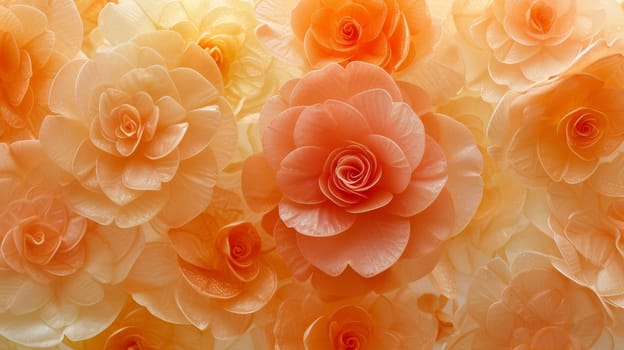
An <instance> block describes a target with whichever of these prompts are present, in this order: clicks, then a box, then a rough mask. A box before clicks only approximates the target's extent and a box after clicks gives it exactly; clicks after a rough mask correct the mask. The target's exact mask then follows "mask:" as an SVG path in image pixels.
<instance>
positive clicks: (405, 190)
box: [242, 62, 483, 292]
mask: <svg viewBox="0 0 624 350" xmlns="http://www.w3.org/2000/svg"><path fill="white" fill-rule="evenodd" d="M402 86H403V87H404V88H405V89H404V92H405V96H403V95H402V94H401V90H400V89H399V86H397V85H396V83H395V82H394V81H393V80H392V78H391V77H390V76H389V75H388V74H387V73H386V72H384V71H383V70H382V69H380V68H379V67H377V66H374V65H371V64H368V63H363V62H352V63H350V64H349V65H347V67H346V68H343V67H341V66H340V65H337V64H333V65H329V66H327V67H325V68H324V69H322V70H319V71H314V72H311V73H309V74H307V75H306V76H304V77H303V78H302V79H300V80H294V81H291V82H289V83H288V84H286V85H285V86H284V88H283V89H282V91H281V95H280V96H278V97H274V98H273V99H271V100H269V101H268V102H267V104H266V105H265V108H264V109H263V111H262V113H261V116H260V126H261V133H262V143H263V149H264V153H263V154H256V155H254V156H251V157H250V158H248V160H247V162H246V164H245V166H244V168H243V177H242V186H243V193H244V194H245V196H246V199H247V201H248V204H249V205H250V206H251V207H252V208H253V209H255V210H258V211H269V210H271V209H273V208H274V207H275V206H277V207H278V209H275V210H277V211H278V212H279V221H278V223H277V225H276V226H275V228H274V235H275V239H276V242H277V248H278V251H279V252H280V254H282V256H283V257H284V258H285V259H286V260H287V261H288V263H289V264H290V266H291V268H293V270H294V272H295V274H296V275H297V276H298V277H300V278H305V277H306V276H309V274H310V272H312V271H313V270H314V271H317V272H319V273H322V274H326V275H328V276H333V277H336V276H340V275H341V274H343V273H345V274H346V275H349V274H351V273H353V275H354V276H358V277H364V278H370V277H374V276H377V275H379V274H381V273H382V272H384V271H386V270H388V269H390V268H391V267H392V266H393V265H395V264H396V263H397V262H398V261H399V259H400V258H401V257H403V258H405V259H415V260H416V261H418V263H417V264H416V263H415V262H414V261H413V260H412V261H411V264H412V265H413V266H418V267H417V268H416V269H418V270H419V272H418V273H415V274H416V275H418V277H421V276H422V275H424V274H425V273H427V272H429V271H430V269H431V268H433V266H434V265H435V263H436V259H437V252H438V247H439V246H440V244H441V243H442V242H443V241H445V240H446V239H447V238H448V237H450V236H451V235H453V234H455V233H457V232H458V231H459V230H461V229H462V228H463V227H464V226H465V225H466V224H467V223H468V221H469V220H470V218H471V217H472V215H473V214H474V212H475V210H476V208H477V206H478V204H479V201H480V199H481V191H482V187H483V184H482V181H481V178H480V176H479V174H480V172H481V167H482V157H481V154H480V153H479V151H478V149H477V147H476V145H475V143H474V139H473V137H472V135H471V134H470V132H469V131H468V129H466V128H465V127H464V126H463V125H461V124H460V123H458V122H456V121H454V120H452V119H450V118H448V117H447V116H444V115H440V114H434V113H431V112H429V107H428V104H427V96H426V94H424V92H423V91H422V90H420V89H419V88H417V87H415V86H411V85H407V84H404V85H402ZM405 101H411V102H412V104H411V105H410V104H408V103H406V102H405ZM416 111H418V112H416ZM451 135H452V136H451ZM278 203H279V204H278ZM271 229H273V227H271ZM406 264H407V263H406ZM348 267H349V268H348ZM413 270H414V268H411V269H410V271H413ZM358 277H355V278H358ZM329 284H332V282H330V283H329ZM334 286H337V285H336V284H335V283H334ZM345 291H346V290H345ZM351 291H353V290H352V289H349V291H348V292H351Z"/></svg>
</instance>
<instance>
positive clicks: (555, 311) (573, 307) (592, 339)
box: [448, 252, 613, 350]
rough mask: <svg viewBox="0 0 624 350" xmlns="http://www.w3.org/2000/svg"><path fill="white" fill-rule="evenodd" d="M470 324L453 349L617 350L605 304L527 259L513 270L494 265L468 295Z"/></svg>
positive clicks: (541, 262) (540, 260)
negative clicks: (614, 346)
mask: <svg viewBox="0 0 624 350" xmlns="http://www.w3.org/2000/svg"><path fill="white" fill-rule="evenodd" d="M466 309H467V313H468V315H469V319H468V321H466V322H465V323H464V327H465V328H463V329H462V330H461V331H460V332H459V333H458V334H457V336H456V339H455V340H454V341H452V342H451V343H450V346H449V347H448V349H449V350H457V349H474V350H477V349H490V350H503V349H549V350H568V349H578V350H589V349H601V350H603V349H604V350H609V349H613V341H612V339H611V337H610V334H609V333H608V330H607V328H606V327H607V325H608V323H607V322H608V321H607V318H606V312H605V309H604V306H603V304H602V303H601V302H600V300H599V299H598V297H597V296H596V295H595V294H594V293H593V292H592V291H591V290H589V289H587V288H585V287H583V286H580V285H578V284H576V283H575V282H573V281H571V280H569V279H568V278H567V277H566V276H564V275H562V274H561V273H560V272H559V271H557V270H556V269H554V268H553V267H552V265H551V264H550V261H549V259H548V258H546V257H544V256H541V255H537V254H533V253H528V252H527V253H525V254H523V255H521V256H518V257H517V258H516V259H515V260H514V262H513V263H512V264H511V266H508V265H507V264H506V263H505V262H504V261H502V260H501V259H498V258H497V259H495V260H493V261H492V262H490V263H489V264H488V265H487V266H486V267H483V268H481V269H480V270H479V271H478V272H477V274H476V275H475V277H474V280H473V283H472V285H471V286H470V289H469V291H468V298H467V300H466Z"/></svg>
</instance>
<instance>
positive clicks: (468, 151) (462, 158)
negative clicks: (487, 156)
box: [423, 113, 483, 233]
mask: <svg viewBox="0 0 624 350" xmlns="http://www.w3.org/2000/svg"><path fill="white" fill-rule="evenodd" d="M423 123H424V125H425V130H427V134H428V135H430V136H431V137H432V138H433V139H435V140H436V141H437V142H438V145H440V147H442V149H443V150H444V153H445V154H446V155H447V158H446V160H447V166H448V168H447V169H448V180H447V183H446V189H448V191H449V193H450V194H451V197H452V200H453V207H454V209H455V229H454V231H453V232H454V233H457V232H459V231H461V230H462V229H464V227H466V225H467V224H468V222H469V221H470V219H471V218H472V217H473V216H474V214H475V212H476V210H477V208H478V206H479V203H480V202H481V198H482V196H483V179H482V178H481V171H482V170H483V156H482V155H481V152H480V151H479V149H478V147H477V145H476V144H475V140H474V137H473V136H472V134H471V133H470V131H469V130H468V129H467V128H466V127H465V126H464V125H463V124H461V123H459V122H458V121H456V120H453V119H451V118H450V117H448V116H445V115H442V114H436V113H434V114H431V115H427V116H426V117H423Z"/></svg>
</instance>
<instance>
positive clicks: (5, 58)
mask: <svg viewBox="0 0 624 350" xmlns="http://www.w3.org/2000/svg"><path fill="white" fill-rule="evenodd" d="M0 17H2V21H1V23H0V33H1V34H0V52H2V54H1V58H0V61H1V62H2V65H1V66H0V90H1V93H0V141H3V142H11V141H14V140H23V139H30V138H33V137H37V135H38V134H39V127H40V125H41V120H42V118H43V117H44V116H45V114H46V113H47V106H48V93H49V89H50V82H51V81H52V78H54V75H55V74H56V72H57V71H58V70H59V69H60V68H61V66H62V65H63V64H64V63H65V62H67V61H68V60H69V59H72V58H74V56H75V55H76V54H77V53H78V51H79V50H80V43H81V42H82V24H81V21H80V14H79V13H78V11H77V10H76V5H75V4H74V2H73V1H71V0H54V1H36V0H18V1H4V2H2V4H1V5H0Z"/></svg>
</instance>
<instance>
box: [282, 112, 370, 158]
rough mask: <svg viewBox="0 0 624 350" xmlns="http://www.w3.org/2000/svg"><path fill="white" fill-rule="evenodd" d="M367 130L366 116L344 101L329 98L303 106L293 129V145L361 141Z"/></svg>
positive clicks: (319, 144)
mask: <svg viewBox="0 0 624 350" xmlns="http://www.w3.org/2000/svg"><path fill="white" fill-rule="evenodd" d="M368 134H370V128H369V127H368V125H367V122H366V120H365V119H364V117H363V116H362V114H360V112H359V111H358V110H357V109H354V108H353V107H352V106H350V105H349V104H347V103H344V102H341V101H336V100H329V101H325V102H324V103H323V104H321V105H319V106H318V107H317V106H311V107H308V108H306V109H305V110H304V111H303V112H301V114H300V115H299V119H298V120H297V123H296V125H295V129H294V130H293V139H294V141H295V146H297V147H300V146H321V147H325V148H327V149H333V148H336V147H340V146H342V145H344V142H345V141H355V142H361V141H362V140H363V137H364V136H365V135H368Z"/></svg>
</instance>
